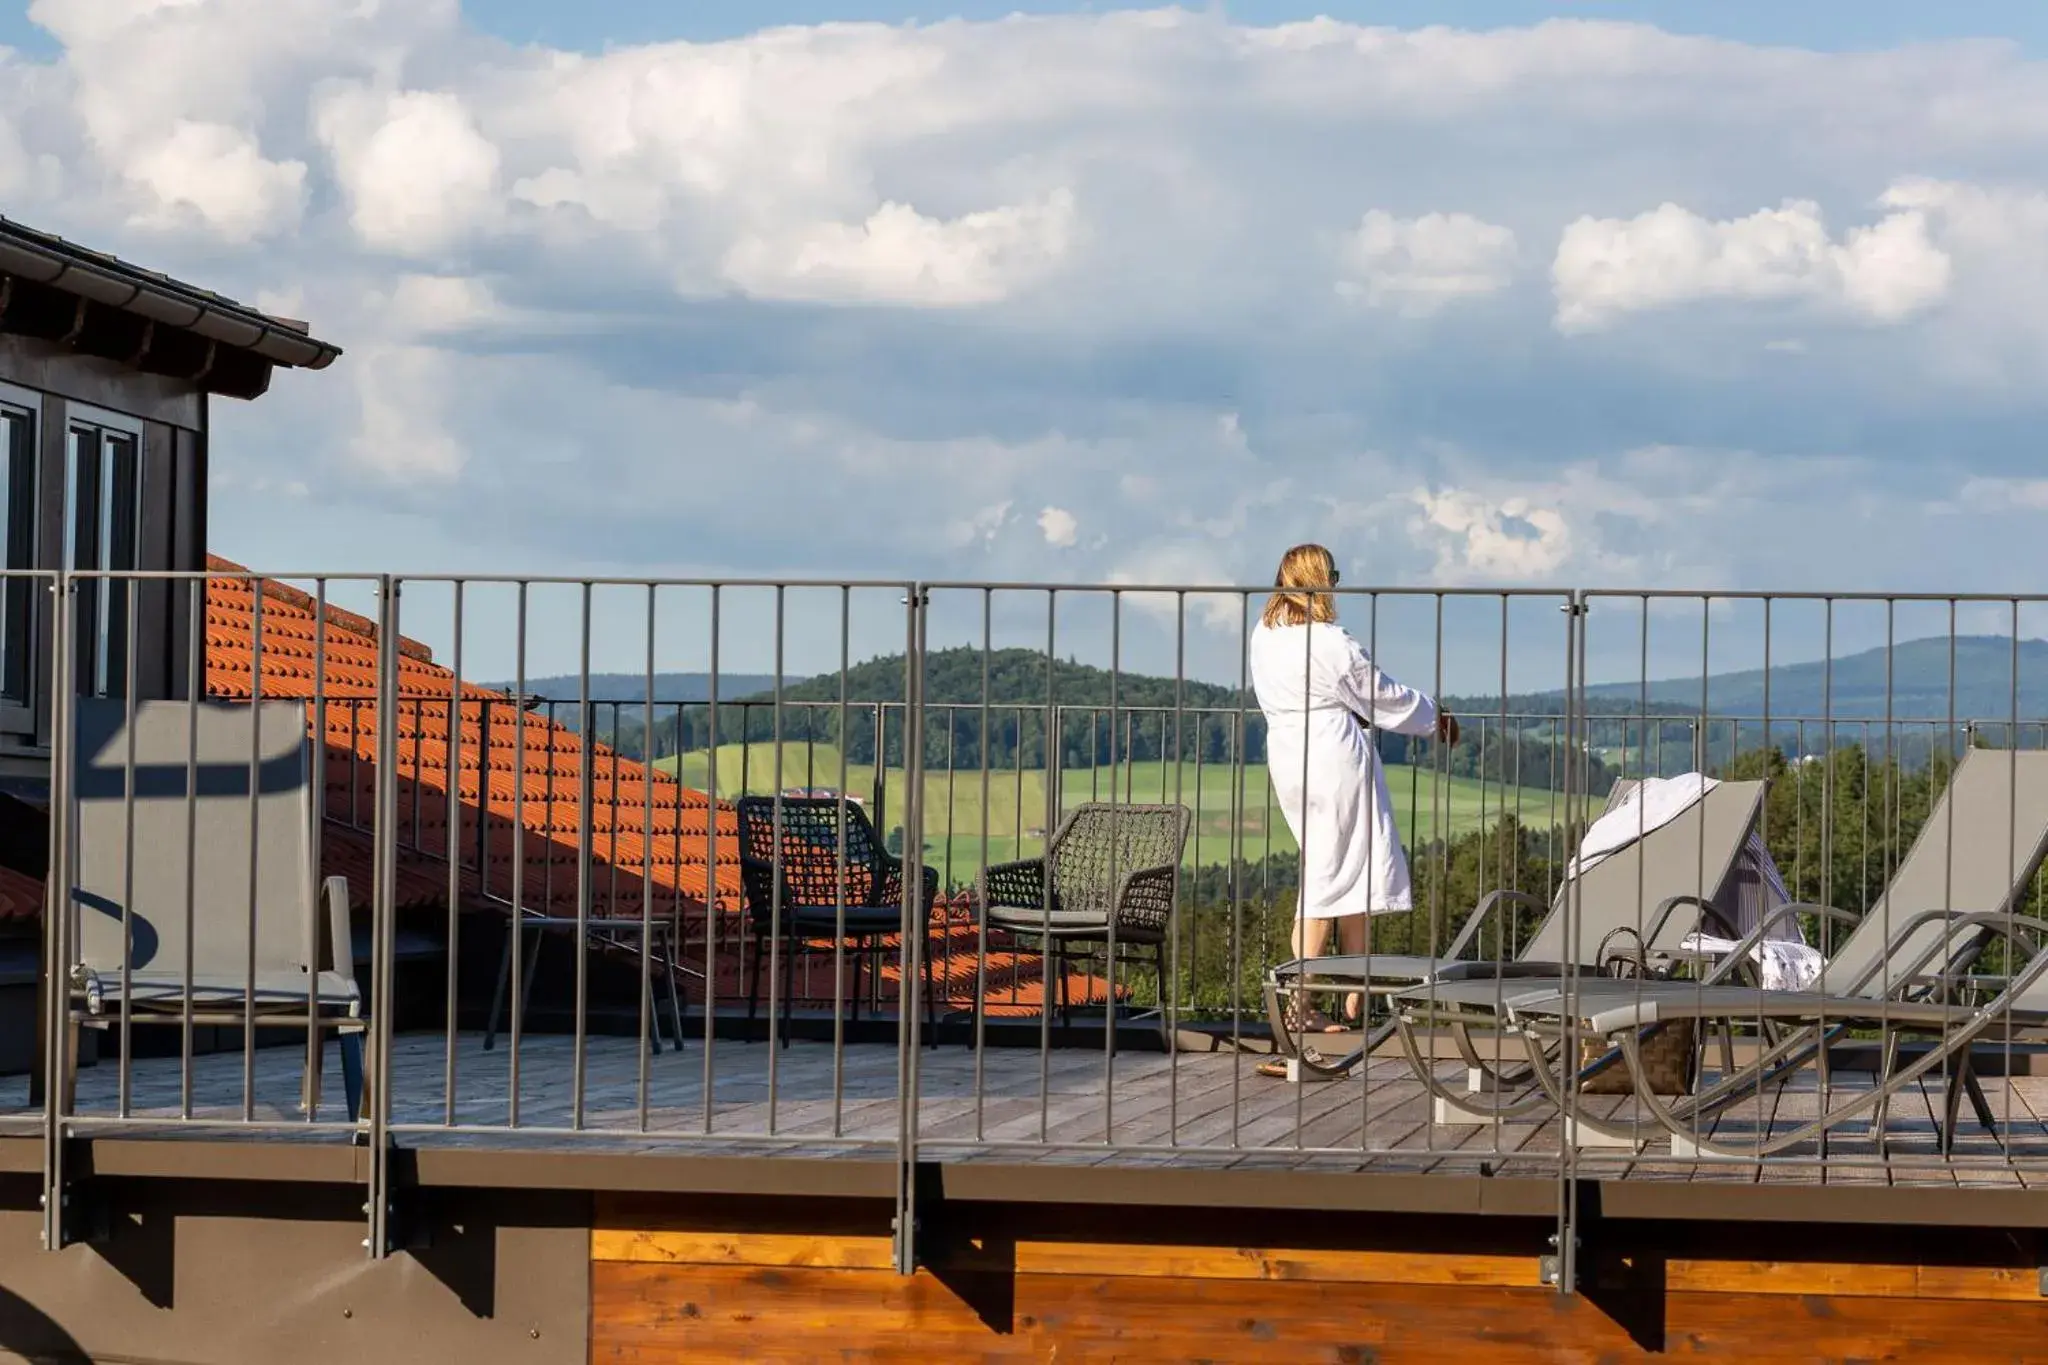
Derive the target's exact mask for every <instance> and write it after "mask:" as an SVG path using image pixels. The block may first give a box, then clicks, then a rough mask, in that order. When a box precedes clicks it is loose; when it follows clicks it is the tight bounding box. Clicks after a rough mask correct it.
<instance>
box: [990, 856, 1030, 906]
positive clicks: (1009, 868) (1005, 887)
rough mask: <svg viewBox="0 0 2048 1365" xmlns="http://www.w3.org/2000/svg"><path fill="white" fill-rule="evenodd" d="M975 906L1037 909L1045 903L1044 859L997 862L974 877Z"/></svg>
mask: <svg viewBox="0 0 2048 1365" xmlns="http://www.w3.org/2000/svg"><path fill="white" fill-rule="evenodd" d="M974 890H975V897H974V899H975V903H976V905H977V906H980V907H987V906H991V905H1006V906H1009V907H1010V908H1012V909H1014V910H1037V909H1039V908H1041V907H1042V906H1044V905H1045V903H1046V889H1045V859H1043V858H1024V859H1020V860H1018V861H1016V862H1008V863H997V864H995V865H994V866H992V867H988V868H985V869H983V870H982V874H981V875H980V876H979V877H977V878H975V886H974Z"/></svg>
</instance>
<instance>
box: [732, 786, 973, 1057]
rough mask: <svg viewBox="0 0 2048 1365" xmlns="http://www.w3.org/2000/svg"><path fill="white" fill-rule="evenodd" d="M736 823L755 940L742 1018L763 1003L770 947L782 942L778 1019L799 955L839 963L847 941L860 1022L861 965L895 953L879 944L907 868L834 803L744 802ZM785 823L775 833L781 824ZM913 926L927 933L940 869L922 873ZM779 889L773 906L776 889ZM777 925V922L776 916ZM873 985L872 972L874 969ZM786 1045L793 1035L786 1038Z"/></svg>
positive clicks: (850, 809)
mask: <svg viewBox="0 0 2048 1365" xmlns="http://www.w3.org/2000/svg"><path fill="white" fill-rule="evenodd" d="M737 811H738V815H739V844H740V884H741V886H742V888H743V889H744V891H745V893H746V903H747V925H748V929H749V930H750V932H751V933H752V935H753V939H754V963H753V969H752V971H751V973H750V974H749V977H748V981H747V1019H748V1020H749V1021H750V1022H751V1021H752V1020H753V1019H754V1017H755V1014H756V1010H757V1008H758V1006H759V1003H760V998H761V963H762V960H763V959H764V958H765V957H766V956H768V953H769V947H770V944H771V943H773V942H774V941H776V940H777V939H779V940H780V941H781V945H782V947H781V957H782V1012H783V1020H784V1022H785V1024H786V1023H787V1021H788V1020H789V1018H790V1017H791V1015H792V1013H793V1008H794V1006H793V1002H794V1000H795V996H796V992H795V990H794V986H795V981H796V959H797V957H798V956H799V955H806V954H807V955H821V956H836V954H837V952H838V951H839V947H838V945H840V944H842V943H845V942H846V941H848V940H851V942H852V944H853V946H852V947H851V948H850V949H848V950H847V951H848V952H849V953H850V955H851V956H852V957H853V963H854V969H853V970H854V976H853V989H852V991H851V992H850V993H849V996H850V999H851V1001H852V1017H853V1018H854V1019H859V1018H860V997H861V989H860V986H861V975H860V974H861V966H862V964H863V963H864V962H866V961H867V959H870V958H879V957H881V956H883V955H885V954H887V953H889V952H890V951H891V949H890V948H889V947H888V945H887V944H886V942H884V940H885V938H886V937H887V936H888V935H890V934H893V933H895V932H896V931H897V930H898V929H899V928H901V927H902V918H903V860H902V859H900V858H898V857H896V856H894V855H893V854H891V853H889V852H888V851H887V850H885V849H884V848H883V847H882V844H881V841H880V840H879V839H877V838H876V837H875V828H874V826H873V825H871V824H869V823H868V817H867V812H865V811H863V810H862V809H861V808H860V807H859V806H858V805H857V804H855V803H854V802H851V801H847V800H844V799H842V798H840V797H812V796H801V797H799V796H785V797H780V798H777V797H773V796H746V797H742V798H740V800H739V802H738V804H737ZM778 812H779V819H780V821H781V825H780V829H779V831H778V828H777V819H778ZM923 882H924V885H923V888H922V892H921V894H920V895H919V896H918V898H917V919H918V923H919V924H920V926H924V931H925V932H926V933H927V934H929V932H930V931H929V925H930V923H931V911H932V902H933V901H934V900H936V899H937V897H938V894H939V874H938V870H937V869H936V868H931V867H927V868H925V869H924V877H923ZM778 887H779V888H780V895H779V899H778V894H777V889H778ZM778 907H779V909H780V912H781V924H780V926H779V928H778V925H777V923H776V912H777V909H778ZM929 946H930V945H929V944H928V943H927V944H926V945H925V947H926V948H927V951H925V952H924V953H922V954H921V957H922V959H923V964H924V1004H925V1021H926V1024H927V1026H928V1027H927V1032H930V1031H931V1030H930V1027H929V1026H930V1025H932V1024H934V1023H935V1022H936V1020H937V1017H938V1016H937V1002H936V1000H935V999H934V997H933V993H932V960H931V953H930V951H929ZM868 970H869V973H870V978H871V980H872V976H873V973H874V971H875V968H874V967H873V966H872V965H870V966H869V968H868ZM782 1042H783V1045H784V1046H785V1047H786V1046H788V1044H789V1030H788V1028H787V1027H785V1028H784V1029H783V1031H782Z"/></svg>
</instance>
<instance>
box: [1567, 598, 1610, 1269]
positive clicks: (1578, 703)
mask: <svg viewBox="0 0 2048 1365" xmlns="http://www.w3.org/2000/svg"><path fill="white" fill-rule="evenodd" d="M1588 610H1589V608H1588V603H1587V599H1586V596H1585V594H1584V593H1583V592H1574V593H1573V595H1572V598H1571V603H1570V605H1569V607H1568V608H1567V609H1566V614H1565V655H1566V660H1567V662H1566V666H1565V736H1566V743H1565V747H1564V783H1565V793H1564V798H1565V802H1564V804H1565V828H1564V846H1563V848H1562V849H1561V850H1560V852H1561V854H1562V855H1563V856H1564V857H1565V858H1566V859H1569V858H1570V857H1571V856H1572V849H1573V844H1574V839H1575V836H1576V833H1577V830H1578V828H1579V825H1580V822H1579V821H1575V820H1574V819H1573V818H1572V806H1573V803H1574V802H1575V801H1580V802H1581V803H1582V804H1581V813H1582V815H1583V814H1590V810H1591V800H1592V788H1591V782H1590V780H1586V781H1583V782H1582V781H1580V780H1578V779H1579V765H1578V763H1577V761H1576V760H1577V757H1578V754H1579V751H1580V748H1579V746H1580V745H1581V744H1582V743H1584V744H1587V745H1588V746H1590V744H1591V725H1590V723H1589V722H1588V721H1587V719H1586V718H1587V716H1588V715H1589V712H1590V698H1589V697H1588V696H1587V693H1586V653H1587V644H1586V637H1587V635H1588V633H1589V631H1588V621H1587V615H1588ZM1626 752H1627V745H1626V742H1624V744H1623V753H1624V760H1623V761H1624V764H1625V763H1626ZM1586 757H1587V762H1588V764H1589V765H1590V763H1591V761H1592V753H1591V749H1590V747H1588V749H1587V750H1586ZM1582 785H1583V786H1584V787H1585V789H1586V790H1585V791H1584V792H1583V793H1582V792H1581V791H1580V790H1579V788H1580V786H1582ZM1569 866H1570V863H1569V862H1567V863H1566V867H1567V868H1569ZM1562 891H1563V894H1564V898H1565V911H1566V913H1565V921H1564V940H1565V944H1564V961H1565V974H1564V982H1565V1005H1564V1029H1563V1034H1564V1037H1563V1040H1562V1041H1563V1053H1562V1056H1563V1059H1564V1063H1565V1065H1566V1066H1571V1065H1572V1064H1573V1059H1574V1058H1576V1057H1577V1056H1578V1055H1579V1037H1578V1016H1579V1012H1580V1009H1581V1006H1580V1004H1579V960H1580V958H1581V956H1582V955H1583V949H1582V947H1581V945H1580V943H1579V917H1580V915H1581V914H1582V913H1583V911H1584V906H1585V892H1584V886H1583V883H1582V881H1581V879H1580V878H1577V877H1567V879H1566V880H1565V882H1564V885H1563V887H1562ZM1578 1108H1579V1093H1578V1088H1577V1086H1576V1085H1575V1084H1572V1083H1571V1081H1570V1079H1569V1074H1568V1079H1567V1083H1566V1089H1565V1122H1563V1123H1562V1124H1559V1125H1558V1219H1557V1234H1556V1252H1557V1286H1556V1287H1557V1292H1558V1293H1559V1294H1560V1295H1565V1294H1571V1293H1574V1292H1575V1291H1576V1289H1577V1276H1578V1256H1577V1245H1578V1216H1579V1209H1578V1147H1577V1144H1576V1143H1574V1142H1573V1141H1572V1131H1571V1130H1572V1128H1573V1127H1574V1126H1575V1121H1576V1119H1577V1117H1578V1115H1577V1110H1578Z"/></svg>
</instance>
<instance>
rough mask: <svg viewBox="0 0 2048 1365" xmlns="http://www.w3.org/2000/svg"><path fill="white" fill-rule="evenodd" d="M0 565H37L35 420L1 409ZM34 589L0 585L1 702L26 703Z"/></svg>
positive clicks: (23, 582)
mask: <svg viewBox="0 0 2048 1365" xmlns="http://www.w3.org/2000/svg"><path fill="white" fill-rule="evenodd" d="M0 461H4V467H0V566H4V567H5V568H8V569H11V570H25V569H31V568H33V567H34V566H35V562H36V543H35V542H36V445H35V418H34V416H33V414H31V413H29V412H27V411H24V410H22V409H20V408H6V407H0ZM34 600H35V598H34V585H33V584H32V583H31V582H30V581H29V580H28V579H26V578H8V579H7V580H5V581H4V582H0V700H6V701H10V702H16V703H21V704H26V703H27V702H28V700H29V687H28V679H29V658H30V650H31V648H32V646H31V640H32V639H33V625H32V621H33V605H32V604H33V602H34Z"/></svg>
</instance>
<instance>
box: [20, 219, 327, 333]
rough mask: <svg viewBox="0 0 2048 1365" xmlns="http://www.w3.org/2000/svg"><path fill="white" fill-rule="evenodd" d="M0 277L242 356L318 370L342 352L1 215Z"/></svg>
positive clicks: (295, 328)
mask: <svg viewBox="0 0 2048 1365" xmlns="http://www.w3.org/2000/svg"><path fill="white" fill-rule="evenodd" d="M0 274H9V275H16V276H19V277H20V278H22V279H25V280H31V281H34V282H35V283H37V284H42V285H48V286H50V287H51V288H55V289H60V290H62V291H64V292H65V293H67V294H75V295H77V296H78V297H80V298H83V299H87V300H89V301H91V302H93V303H97V304H101V305H103V306H105V307H109V308H114V309H118V310H119V311H121V312H125V313H133V314H135V315H136V316H138V317H142V318H146V319H148V320H149V321H151V322H154V323H157V324H159V325H161V326H165V327H173V328H177V329H180V330H182V331H187V332H190V333H192V334H193V335H194V336H197V337H201V338H203V339H205V340H207V341H212V342H217V343H219V344H220V345H223V346H231V347H234V348H235V349H237V350H242V351H247V352H249V353H250V354H251V355H254V356H256V357H258V358H260V359H262V360H265V361H268V362H269V363H270V364H272V365H283V366H286V367H288V368H292V369H302V370H324V369H326V368H327V367H328V366H329V365H331V364H333V363H334V361H335V358H336V357H338V356H339V355H340V354H341V348H340V347H339V346H336V345H334V344H332V343H331V342H326V341H321V340H320V339H319V338H317V337H315V336H313V335H312V334H311V333H310V332H309V331H308V330H307V329H306V327H305V326H304V324H296V323H292V322H289V321H287V320H285V319H282V318H275V317H271V316H269V315H268V314H265V313H260V312H257V311H256V310H255V309H253V308H248V307H245V306H243V305H241V304H238V303H236V302H235V301H234V300H232V299H228V298H224V297H222V296H220V295H217V294H209V293H207V292H206V291H205V290H202V289H198V288H195V287H193V286H191V285H188V284H184V283H182V282H180V281H178V280H174V279H172V278H171V277H169V276H168V275H157V274H154V273H152V272H150V271H145V270H141V269H138V268H136V267H134V266H131V265H128V264H127V263H126V262H124V261H120V260H117V259H116V258H114V257H112V256H107V255H104V254H102V253H100V252H95V251H88V250H86V249H85V248H83V247H79V246H75V245H73V244H72V243H70V242H67V241H65V240H64V239H62V238H60V237H53V236H50V235H49V234H47V233H42V232H37V231H36V230H35V229H33V228H28V227H24V226H22V225H21V224H19V223H15V222H11V221H9V220H7V219H5V218H0Z"/></svg>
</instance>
